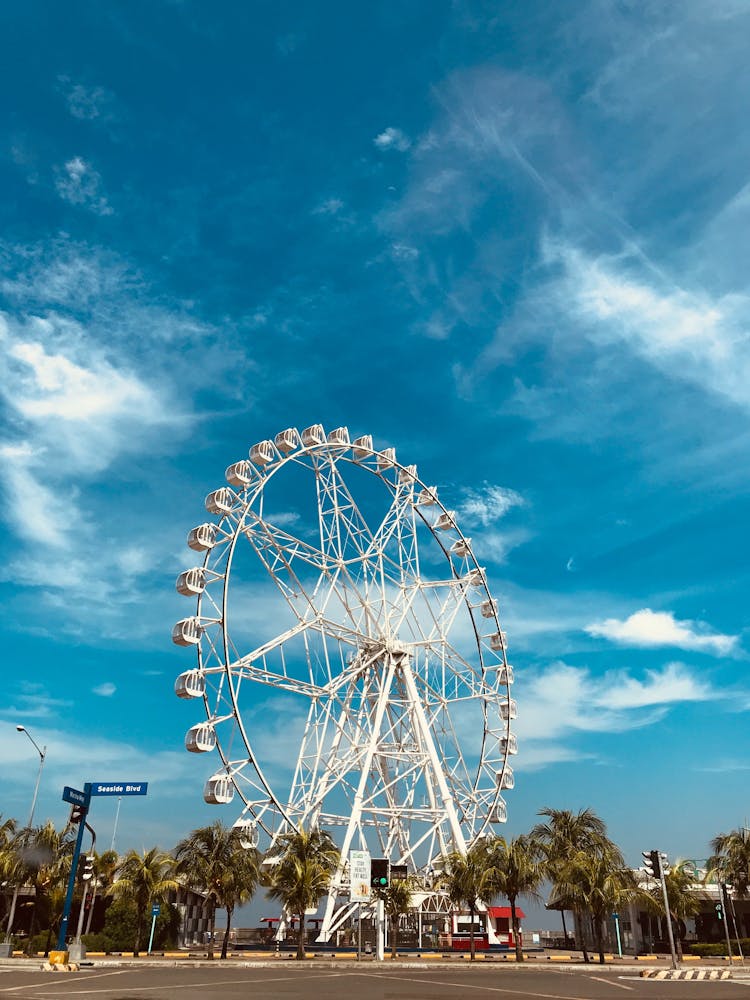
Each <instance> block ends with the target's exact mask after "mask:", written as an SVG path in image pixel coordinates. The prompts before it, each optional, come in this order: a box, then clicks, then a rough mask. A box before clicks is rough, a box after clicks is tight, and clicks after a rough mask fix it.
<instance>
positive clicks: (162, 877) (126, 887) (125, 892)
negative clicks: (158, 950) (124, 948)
mask: <svg viewBox="0 0 750 1000" xmlns="http://www.w3.org/2000/svg"><path fill="white" fill-rule="evenodd" d="M174 866H175V861H174V858H172V857H171V856H170V855H169V854H165V853H164V852H163V851H160V850H159V849H158V848H156V847H152V848H151V850H150V851H144V852H143V854H139V853H138V852H137V851H128V853H127V854H126V855H125V857H124V858H123V859H122V861H121V862H120V864H119V865H118V866H117V868H116V870H115V875H116V880H115V882H113V884H112V886H111V887H110V889H109V893H110V895H113V896H118V897H120V898H122V899H129V900H131V901H132V902H133V903H135V909H136V928H135V942H134V944H133V957H134V958H137V957H138V954H139V952H140V948H141V937H142V935H143V928H144V927H145V925H146V911H147V909H148V907H149V906H150V905H151V904H152V903H162V902H166V898H167V895H168V893H170V892H172V891H173V890H174V889H177V888H179V885H178V883H177V882H176V880H175V879H174V878H173V872H174Z"/></svg>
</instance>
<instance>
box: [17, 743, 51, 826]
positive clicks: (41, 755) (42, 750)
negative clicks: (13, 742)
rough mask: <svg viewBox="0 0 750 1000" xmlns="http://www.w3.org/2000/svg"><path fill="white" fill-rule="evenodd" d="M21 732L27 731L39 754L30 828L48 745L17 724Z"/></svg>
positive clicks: (31, 822) (30, 822) (30, 814)
mask: <svg viewBox="0 0 750 1000" xmlns="http://www.w3.org/2000/svg"><path fill="white" fill-rule="evenodd" d="M16 729H17V730H18V732H19V733H26V735H27V736H28V738H29V739H30V740H31V742H32V743H33V744H34V749H35V750H36V752H37V753H38V754H39V770H38V771H37V775H36V784H35V785H34V797H33V799H32V800H31V812H30V813H29V829H31V827H32V825H33V823H34V810H35V809H36V797H37V795H38V794H39V782H40V781H41V780H42V768H43V767H44V761H45V760H46V758H47V747H46V746H45V747H40V746H39V744H38V743H37V741H36V740H35V739H34V737H33V736H32V735H31V733H30V732H29V731H28V729H27V728H26V726H16Z"/></svg>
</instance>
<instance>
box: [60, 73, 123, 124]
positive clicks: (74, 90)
mask: <svg viewBox="0 0 750 1000" xmlns="http://www.w3.org/2000/svg"><path fill="white" fill-rule="evenodd" d="M58 82H59V83H60V87H61V89H62V91H63V93H64V95H65V101H66V104H67V106H68V111H69V112H70V113H71V115H72V116H73V117H74V118H78V119H80V120H81V121H95V120H96V119H99V120H105V121H106V120H109V119H110V118H111V117H112V112H111V106H112V102H113V100H114V95H113V94H112V92H111V91H109V90H107V89H106V88H104V87H97V86H93V87H89V86H86V85H85V84H83V83H73V82H72V81H71V79H70V77H68V76H59V77H58Z"/></svg>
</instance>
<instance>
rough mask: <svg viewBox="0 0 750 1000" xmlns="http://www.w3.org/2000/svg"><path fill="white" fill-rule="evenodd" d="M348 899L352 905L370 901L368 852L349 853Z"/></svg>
mask: <svg viewBox="0 0 750 1000" xmlns="http://www.w3.org/2000/svg"><path fill="white" fill-rule="evenodd" d="M349 881H350V883H351V885H350V888H349V899H350V900H351V901H352V902H354V903H369V901H370V855H369V852H368V851H349Z"/></svg>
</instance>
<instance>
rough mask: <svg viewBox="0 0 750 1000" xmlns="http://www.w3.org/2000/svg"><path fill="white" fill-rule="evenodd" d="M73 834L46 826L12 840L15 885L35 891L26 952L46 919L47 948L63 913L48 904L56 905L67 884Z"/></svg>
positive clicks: (31, 830)
mask: <svg viewBox="0 0 750 1000" xmlns="http://www.w3.org/2000/svg"><path fill="white" fill-rule="evenodd" d="M74 839H75V838H74V836H73V831H72V830H71V829H70V828H69V827H66V828H65V829H64V830H62V831H60V830H57V829H56V828H55V825H54V823H52V822H49V821H48V822H47V823H43V824H42V825H41V826H35V827H31V828H29V827H26V828H25V829H23V830H21V831H20V833H19V834H18V835H17V837H16V839H15V842H14V843H15V845H16V846H15V851H16V854H17V857H18V864H17V867H16V878H17V879H18V881H17V884H18V885H22V884H23V883H25V882H26V883H28V882H31V883H32V885H33V887H34V904H33V909H32V911H31V923H30V926H29V936H28V942H27V950H28V951H29V953H30V950H31V948H32V947H33V937H34V935H35V934H36V931H37V927H38V926H39V925H40V924H42V923H43V921H44V920H45V919H46V918H48V917H49V918H50V920H49V933H48V935H47V948H46V950H47V951H48V950H49V944H50V940H51V934H52V930H53V925H54V919H52V918H53V917H57V918H58V919H59V917H60V916H62V911H61V910H60V911H59V913H58V909H59V908H58V907H55V908H54V913H52V912H50V911H51V902H52V901H53V900H54V901H57V900H58V897H59V892H58V891H57V890H59V889H60V888H61V887H62V886H63V885H64V884H65V882H66V881H67V879H68V875H69V873H70V865H71V860H72V855H73V841H74Z"/></svg>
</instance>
